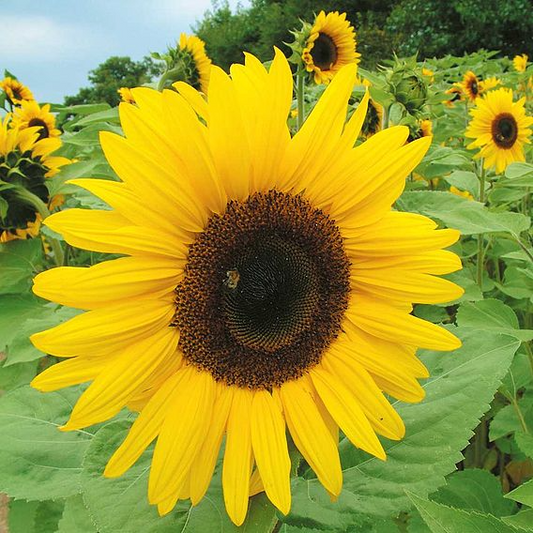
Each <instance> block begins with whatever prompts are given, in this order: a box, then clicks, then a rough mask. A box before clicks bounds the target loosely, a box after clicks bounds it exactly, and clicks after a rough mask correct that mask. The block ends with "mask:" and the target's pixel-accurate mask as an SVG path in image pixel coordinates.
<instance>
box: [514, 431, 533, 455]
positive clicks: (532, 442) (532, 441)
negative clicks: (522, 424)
mask: <svg viewBox="0 0 533 533" xmlns="http://www.w3.org/2000/svg"><path fill="white" fill-rule="evenodd" d="M514 438H515V441H516V444H518V447H519V448H520V450H521V451H522V453H524V454H525V455H527V456H528V457H530V458H531V457H533V435H531V434H529V433H524V432H523V431H516V432H515V435H514Z"/></svg>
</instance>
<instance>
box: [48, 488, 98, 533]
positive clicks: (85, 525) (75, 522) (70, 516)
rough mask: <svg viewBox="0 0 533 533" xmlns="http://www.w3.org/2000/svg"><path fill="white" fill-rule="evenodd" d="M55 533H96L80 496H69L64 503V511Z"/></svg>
mask: <svg viewBox="0 0 533 533" xmlns="http://www.w3.org/2000/svg"><path fill="white" fill-rule="evenodd" d="M57 533H98V530H97V529H96V526H95V525H94V522H93V521H92V518H91V515H90V514H89V511H88V510H87V508H86V507H85V504H84V503H83V498H82V496H81V494H78V495H76V496H71V497H70V498H68V499H67V500H66V501H65V510H64V511H63V517H62V518H61V520H60V521H59V524H58V529H57Z"/></svg>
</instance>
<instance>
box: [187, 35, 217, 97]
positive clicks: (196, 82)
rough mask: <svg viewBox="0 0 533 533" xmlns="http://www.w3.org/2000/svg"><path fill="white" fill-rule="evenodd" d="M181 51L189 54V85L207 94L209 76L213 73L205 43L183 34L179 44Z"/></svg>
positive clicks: (193, 36) (194, 36)
mask: <svg viewBox="0 0 533 533" xmlns="http://www.w3.org/2000/svg"><path fill="white" fill-rule="evenodd" d="M179 47H180V50H181V51H182V52H184V53H186V54H188V56H189V58H190V62H189V64H188V66H187V69H188V70H189V73H188V83H189V84H190V85H192V86H193V87H194V88H195V89H198V90H200V91H202V92H203V93H204V94H207V88H208V86H209V75H210V73H211V60H210V59H209V57H208V56H207V54H206V53H205V43H204V41H202V39H200V38H198V37H196V35H187V34H186V33H182V34H181V35H180V42H179Z"/></svg>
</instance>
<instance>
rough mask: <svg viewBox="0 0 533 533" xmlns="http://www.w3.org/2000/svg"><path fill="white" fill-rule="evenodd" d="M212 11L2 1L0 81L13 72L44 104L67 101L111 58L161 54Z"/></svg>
mask: <svg viewBox="0 0 533 533" xmlns="http://www.w3.org/2000/svg"><path fill="white" fill-rule="evenodd" d="M237 3H238V2H237V0H230V1H229V4H230V6H231V7H232V9H234V8H235V7H236V6H237ZM239 3H240V4H241V5H244V6H246V5H248V4H249V1H248V0H240V2H239ZM210 8H211V0H16V1H8V0H0V13H1V31H0V79H1V77H2V76H1V75H2V74H3V71H4V69H7V70H9V71H10V72H12V73H13V74H14V75H15V76H17V78H18V79H19V80H20V81H21V82H22V83H24V84H25V85H28V86H29V87H30V89H31V90H32V92H33V94H34V96H35V98H36V99H37V100H38V101H40V102H56V103H62V102H63V97H64V96H67V95H72V94H75V93H77V92H78V89H79V88H80V87H84V86H87V85H89V82H88V79H87V74H88V72H89V70H91V69H93V68H95V67H97V66H98V65H99V64H100V63H102V62H103V61H105V60H106V59H107V58H108V57H110V56H113V55H118V56H130V57H131V58H132V59H134V60H138V59H141V58H142V57H144V56H145V55H148V54H149V53H150V52H152V51H154V52H155V51H159V52H163V51H165V50H166V48H167V46H168V45H172V44H174V43H175V42H176V40H177V38H178V37H179V34H180V33H181V32H190V31H191V25H193V24H194V23H195V22H196V21H197V20H199V19H201V18H202V16H203V14H204V13H205V11H206V10H208V9H210Z"/></svg>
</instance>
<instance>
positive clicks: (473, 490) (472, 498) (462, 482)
mask: <svg viewBox="0 0 533 533" xmlns="http://www.w3.org/2000/svg"><path fill="white" fill-rule="evenodd" d="M431 501H434V502H436V503H441V504H443V505H448V506H450V507H456V508H459V509H466V510H472V511H480V512H482V513H488V514H491V515H494V516H498V517H501V516H506V515H509V514H512V513H513V512H515V505H513V503H512V502H510V501H509V500H506V499H505V498H504V497H503V493H502V486H501V483H500V480H499V479H498V478H497V477H496V476H493V475H492V474H491V473H490V472H487V470H480V469H468V470H462V471H460V472H455V473H453V474H451V475H450V476H449V477H448V478H447V479H446V485H445V486H444V487H441V488H440V489H439V490H438V491H437V492H436V493H435V494H434V495H433V496H431Z"/></svg>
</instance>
